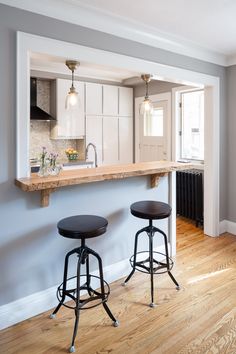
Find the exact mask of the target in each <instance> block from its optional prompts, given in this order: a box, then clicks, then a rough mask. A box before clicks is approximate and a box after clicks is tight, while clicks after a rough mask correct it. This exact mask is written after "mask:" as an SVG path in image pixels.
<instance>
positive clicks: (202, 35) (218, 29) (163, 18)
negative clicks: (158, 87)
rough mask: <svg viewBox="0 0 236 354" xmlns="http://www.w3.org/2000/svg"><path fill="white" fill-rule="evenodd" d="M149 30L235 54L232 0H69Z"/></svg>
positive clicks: (235, 22)
mask: <svg viewBox="0 0 236 354" xmlns="http://www.w3.org/2000/svg"><path fill="white" fill-rule="evenodd" d="M69 1H71V2H73V3H77V4H78V5H83V6H86V7H87V8H90V9H96V10H97V11H99V12H103V13H106V14H109V15H111V16H116V17H117V16H119V17H120V18H122V19H126V20H128V21H134V22H133V23H136V24H137V28H138V25H145V26H148V27H149V28H150V31H151V30H153V31H162V32H164V33H165V34H167V35H168V34H169V35H173V36H175V37H176V40H178V38H179V39H185V40H188V41H191V42H192V43H194V44H197V45H200V46H203V47H205V48H207V49H210V50H213V51H216V52H219V53H222V54H226V55H232V54H235V53H236V40H235V38H236V20H235V16H236V1H235V0H145V1H141V0H139V1H138V0H119V1H117V0H69Z"/></svg>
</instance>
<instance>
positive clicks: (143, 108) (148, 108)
mask: <svg viewBox="0 0 236 354" xmlns="http://www.w3.org/2000/svg"><path fill="white" fill-rule="evenodd" d="M141 79H142V80H143V81H144V82H145V86H146V94H145V97H144V100H143V102H142V103H141V105H140V111H139V113H140V114H141V115H150V114H152V112H153V103H152V101H151V100H150V98H149V95H148V84H149V82H150V81H151V75H149V74H145V75H141Z"/></svg>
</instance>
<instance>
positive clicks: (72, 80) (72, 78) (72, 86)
mask: <svg viewBox="0 0 236 354" xmlns="http://www.w3.org/2000/svg"><path fill="white" fill-rule="evenodd" d="M71 71H72V87H73V88H74V69H72V70H71Z"/></svg>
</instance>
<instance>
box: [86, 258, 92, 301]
mask: <svg viewBox="0 0 236 354" xmlns="http://www.w3.org/2000/svg"><path fill="white" fill-rule="evenodd" d="M86 284H87V291H88V294H89V296H93V295H94V293H93V292H92V291H91V286H90V284H91V276H90V273H89V255H87V258H86Z"/></svg>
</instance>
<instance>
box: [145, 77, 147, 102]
mask: <svg viewBox="0 0 236 354" xmlns="http://www.w3.org/2000/svg"><path fill="white" fill-rule="evenodd" d="M145 98H148V82H147V81H146V96H145Z"/></svg>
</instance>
